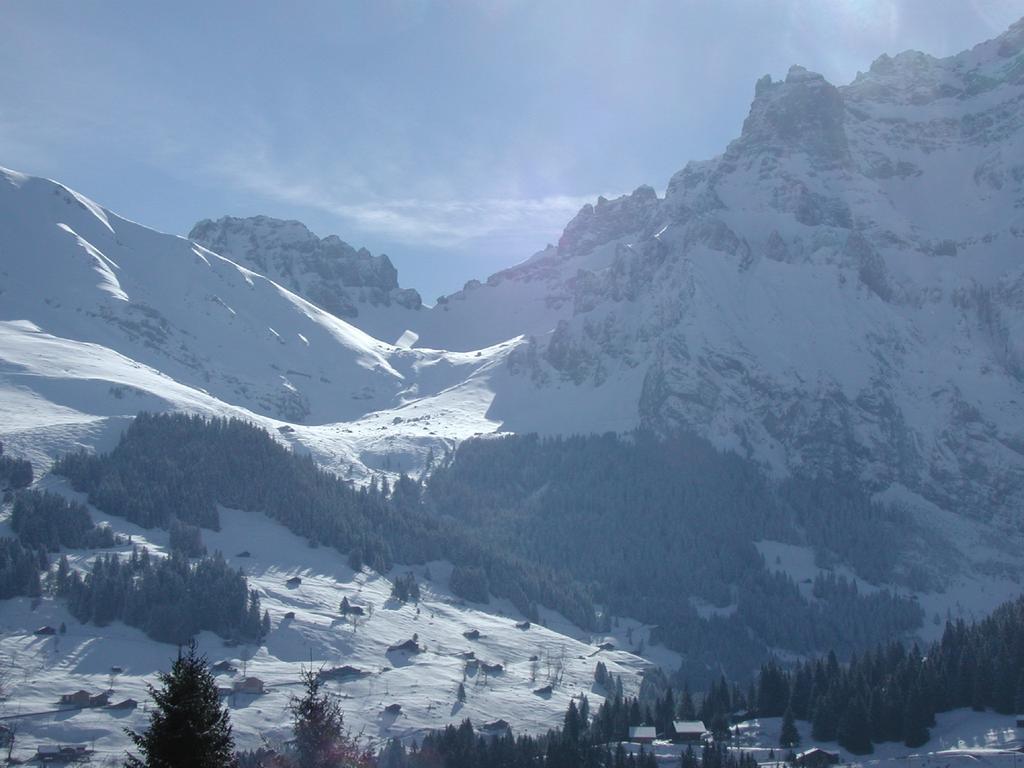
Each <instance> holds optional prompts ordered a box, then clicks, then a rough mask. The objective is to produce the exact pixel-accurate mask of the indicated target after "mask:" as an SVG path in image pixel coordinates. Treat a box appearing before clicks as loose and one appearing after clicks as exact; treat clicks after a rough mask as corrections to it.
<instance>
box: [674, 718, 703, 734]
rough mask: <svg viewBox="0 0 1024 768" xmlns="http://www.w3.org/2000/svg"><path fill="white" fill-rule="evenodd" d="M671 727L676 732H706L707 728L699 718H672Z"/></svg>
mask: <svg viewBox="0 0 1024 768" xmlns="http://www.w3.org/2000/svg"><path fill="white" fill-rule="evenodd" d="M672 729H673V730H674V731H675V732H676V733H706V732H707V730H708V729H707V726H705V725H704V723H703V722H701V721H700V720H674V721H673V722H672Z"/></svg>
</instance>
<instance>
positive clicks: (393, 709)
mask: <svg viewBox="0 0 1024 768" xmlns="http://www.w3.org/2000/svg"><path fill="white" fill-rule="evenodd" d="M384 711H385V712H386V713H387V714H389V715H398V714H401V712H402V705H401V704H388V705H387V706H386V707H384Z"/></svg>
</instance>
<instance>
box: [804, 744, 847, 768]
mask: <svg viewBox="0 0 1024 768" xmlns="http://www.w3.org/2000/svg"><path fill="white" fill-rule="evenodd" d="M795 762H796V764H797V765H799V766H804V768H824V767H825V766H828V765H838V764H839V753H838V752H829V751H828V750H827V749H821V748H820V747H811V748H810V749H805V750H804V751H803V752H801V753H800V754H798V755H797V756H796V761H795Z"/></svg>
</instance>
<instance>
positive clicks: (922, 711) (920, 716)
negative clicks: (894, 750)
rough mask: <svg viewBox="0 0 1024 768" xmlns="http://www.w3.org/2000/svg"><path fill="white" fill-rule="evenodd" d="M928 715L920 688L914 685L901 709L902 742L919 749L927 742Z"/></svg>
mask: <svg viewBox="0 0 1024 768" xmlns="http://www.w3.org/2000/svg"><path fill="white" fill-rule="evenodd" d="M928 719H929V718H928V713H927V711H926V705H925V701H924V696H923V695H922V691H921V688H920V687H919V686H917V685H915V686H914V687H913V688H911V689H910V693H909V694H908V695H907V701H906V704H905V705H904V708H903V742H904V744H906V745H907V746H908V747H920V746H922V745H923V744H925V742H927V741H928V736H929V734H928Z"/></svg>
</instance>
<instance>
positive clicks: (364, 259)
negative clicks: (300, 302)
mask: <svg viewBox="0 0 1024 768" xmlns="http://www.w3.org/2000/svg"><path fill="white" fill-rule="evenodd" d="M188 237H189V239H190V240H194V241H195V242H197V243H199V244H200V245H202V246H203V247H205V248H209V249H210V250H211V251H214V252H215V253H219V254H221V255H224V256H227V257H228V258H231V259H233V260H235V261H237V262H238V263H240V264H244V265H246V266H248V267H250V268H252V269H254V270H255V271H257V272H259V273H261V274H265V275H267V276H268V277H270V278H271V279H272V280H275V281H277V282H279V283H280V284H282V285H284V286H285V287H286V288H288V289H289V290H292V291H295V292H296V293H298V294H300V295H301V296H303V297H305V298H307V299H309V300H310V301H312V302H313V303H314V304H316V305H318V306H320V307H322V308H323V309H325V310H327V311H328V312H330V313H331V314H333V315H336V316H338V317H342V318H345V319H347V320H349V321H351V322H352V323H353V324H355V325H356V326H358V327H362V328H363V329H364V330H366V331H367V332H369V333H371V334H373V335H380V336H383V337H386V338H390V339H394V338H397V337H398V335H399V334H401V333H402V331H404V330H405V329H406V328H407V327H408V319H407V318H405V317H404V315H405V314H406V313H407V312H408V311H410V310H411V311H416V310H419V309H420V308H421V307H422V306H423V302H422V300H421V298H420V295H419V293H418V292H416V291H415V290H413V289H408V288H401V287H400V286H399V283H398V270H396V269H395V267H394V265H393V264H392V263H391V259H389V258H388V257H387V256H386V255H384V254H380V255H378V256H374V255H373V254H372V253H370V251H368V250H367V249H366V248H358V249H357V248H355V247H353V246H351V245H349V244H348V243H347V242H345V241H344V240H342V239H341V238H340V237H338V236H337V235H328V236H326V237H323V238H320V237H317V235H315V234H314V233H313V232H311V231H310V230H309V228H308V227H306V226H305V225H304V224H302V223H301V222H298V221H291V220H283V219H276V218H272V217H270V216H252V217H248V218H239V217H234V216H224V217H222V218H220V219H217V220H215V221H214V220H210V219H205V220H203V221H200V222H199V223H197V224H196V225H195V226H194V227H193V228H192V231H191V232H189V235H188Z"/></svg>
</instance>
